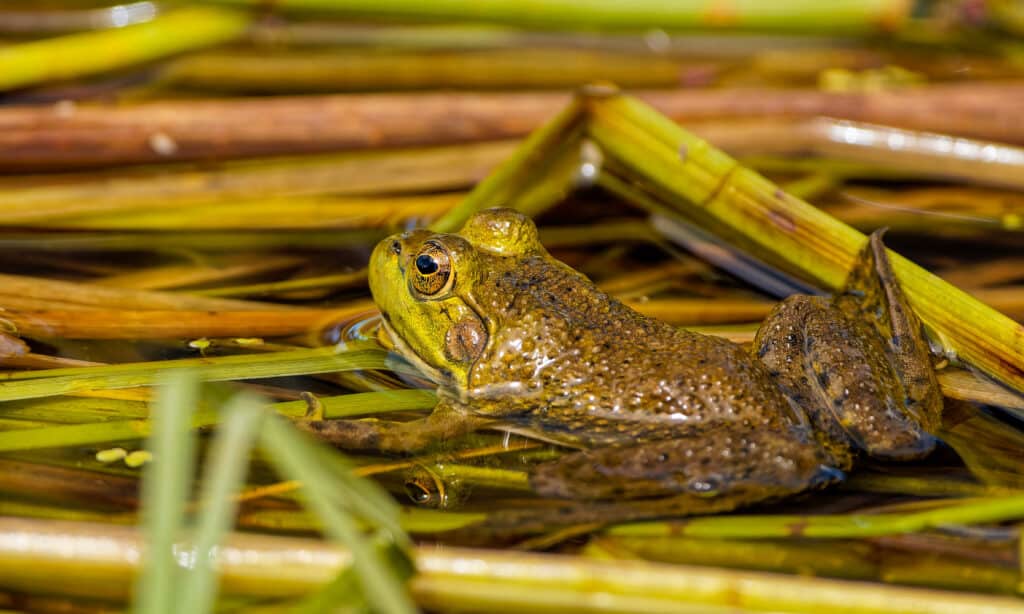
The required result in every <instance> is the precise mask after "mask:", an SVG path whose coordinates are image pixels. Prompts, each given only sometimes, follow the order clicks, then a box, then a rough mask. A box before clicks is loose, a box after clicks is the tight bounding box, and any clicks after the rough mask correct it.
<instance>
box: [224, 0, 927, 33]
mask: <svg viewBox="0 0 1024 614" xmlns="http://www.w3.org/2000/svg"><path fill="white" fill-rule="evenodd" d="M214 1H216V2H219V3H222V4H237V5H258V2H257V0H214ZM275 6H276V7H277V8H279V9H286V10H287V9H293V10H318V11H332V12H335V13H337V14H340V15H347V16H368V17H391V18H402V19H406V20H411V21H415V20H416V19H427V20H432V21H438V20H441V21H445V20H447V21H452V20H454V21H470V22H494V23H502V24H510V25H521V26H533V27H540V28H558V27H565V28H568V29H613V30H614V29H621V30H630V29H635V30H644V29H647V28H664V29H669V30H672V29H700V28H723V27H728V28H736V29H743V30H752V29H753V30H782V31H787V32H792V31H810V32H814V33H821V32H826V31H827V32H838V31H842V32H871V31H875V30H876V29H878V28H880V27H881V28H885V29H888V28H895V27H896V26H899V25H900V24H901V23H902V22H903V20H904V19H906V18H907V17H908V8H909V5H907V4H906V3H904V2H900V1H898V0H866V1H864V0H838V1H833V2H830V3H827V4H822V3H820V2H815V1H814V0H785V1H782V2H773V3H770V4H765V3H763V2H759V1H758V0H736V1H734V2H733V3H731V4H730V5H729V6H728V8H727V9H725V10H726V12H725V13H720V12H719V11H717V10H715V9H714V8H713V7H708V5H707V4H706V3H705V2H703V1H677V2H672V3H668V4H666V3H664V2H660V1H659V0H633V1H632V2H629V3H628V4H623V3H621V2H616V1H615V0H583V1H580V0H548V1H547V2H543V3H537V4H528V5H524V4H523V3H522V2H517V1H516V0H434V1H433V2H429V3H419V2H411V1H410V0H378V1H374V0H278V1H277V3H276V4H275ZM723 18H724V19H723Z"/></svg>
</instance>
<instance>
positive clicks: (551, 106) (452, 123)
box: [0, 81, 1024, 171]
mask: <svg viewBox="0 0 1024 614" xmlns="http://www.w3.org/2000/svg"><path fill="white" fill-rule="evenodd" d="M636 95H637V96H638V97H639V98H641V99H642V100H645V101H646V102H648V103H649V104H651V105H652V106H653V107H655V108H656V109H658V110H659V111H660V112H662V113H664V114H666V115H668V116H669V117H671V118H672V119H674V120H676V121H679V122H682V123H684V124H686V125H687V126H691V127H692V128H693V129H694V130H695V131H698V132H700V131H701V130H703V131H704V132H705V134H704V136H705V137H706V138H708V139H709V140H712V141H713V142H716V143H717V142H719V140H720V142H721V145H722V146H724V147H735V148H737V151H743V149H742V148H743V147H745V146H748V145H749V144H751V143H753V144H756V145H757V146H758V148H759V150H761V151H765V149H766V147H767V146H768V145H769V144H772V145H773V146H774V147H775V148H778V149H780V150H781V151H792V150H793V149H794V148H796V147H802V146H806V145H807V143H812V144H813V142H815V140H817V139H820V138H821V133H820V130H819V128H816V126H820V125H822V124H821V123H820V122H819V123H818V124H815V123H813V122H812V123H805V122H803V121H802V120H807V119H813V118H817V117H820V116H827V117H831V118H836V119H841V120H851V121H858V122H865V123H870V124H880V125H887V126H891V127H896V128H904V129H909V130H919V131H925V132H935V133H942V134H950V135H957V136H963V137H970V138H975V139H981V140H990V141H997V142H1003V143H1017V144H1022V143H1024V126H1022V125H1021V124H1020V123H1019V122H1016V121H1015V118H1016V116H1017V112H1018V110H1019V109H1018V108H1017V106H1016V105H1015V104H1014V103H1015V101H1016V100H1019V99H1020V97H1021V96H1024V85H1022V84H1021V82H1020V81H1007V82H993V83H967V84H963V83H950V84H940V85H925V86H921V87H918V88H914V89H911V90H899V91H896V92H888V91H882V92H871V93H861V92H823V91H820V90H818V89H806V88H785V89H769V88H757V89H749V88H745V89H743V90H737V89H735V88H715V89H676V90H660V91H638V92H636ZM570 100H571V96H570V95H568V94H566V93H562V92H529V93H515V92H512V93H510V92H502V93H486V92H484V93H459V92H446V93H439V92H429V91H428V92H420V93H416V94H414V95H413V94H377V93H374V94H347V95H321V96H316V95H311V96H275V97H268V98H250V99H232V100H229V101H224V100H215V99H211V100H160V101H152V102H144V103H135V104H120V105H106V104H79V105H76V106H74V107H71V108H70V110H69V109H68V107H66V106H65V107H54V105H24V106H14V107H5V108H0V170H4V171H12V170H21V171H31V170H50V171H53V170H66V169H74V168H95V167H105V166H113V165H119V164H145V163H161V162H172V161H185V160H210V159H215V160H229V159H234V158H252V157H260V156H273V155H279V156H283V155H295V154H313V153H325V152H332V151H340V150H350V149H372V148H380V147H409V146H427V145H443V144H452V143H461V142H470V141H493V140H502V139H509V138H516V137H521V136H523V135H526V134H527V133H529V132H530V131H531V130H534V129H535V128H537V127H539V126H540V125H541V124H542V123H543V122H545V121H547V120H548V119H550V118H551V117H553V116H554V115H555V114H556V113H557V112H558V110H559V109H561V108H563V107H564V106H565V105H566V104H568V103H569V101H570ZM702 125H703V126H706V127H704V128H702ZM311 134H315V135H316V138H315V139H313V138H309V136H310V135H311ZM154 142H158V143H159V142H165V143H166V142H169V143H173V147H154V146H153V143H154Z"/></svg>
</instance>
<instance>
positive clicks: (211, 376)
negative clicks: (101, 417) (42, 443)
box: [0, 348, 394, 401]
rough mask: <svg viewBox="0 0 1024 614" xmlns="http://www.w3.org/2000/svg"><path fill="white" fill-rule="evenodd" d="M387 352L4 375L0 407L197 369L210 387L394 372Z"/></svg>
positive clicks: (307, 353)
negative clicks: (233, 382)
mask: <svg viewBox="0 0 1024 614" xmlns="http://www.w3.org/2000/svg"><path fill="white" fill-rule="evenodd" d="M386 357H387V352H385V351H383V350H379V349H363V350H355V351H343V352H339V351H338V350H335V349H334V348H316V349H312V350H294V351H288V352H270V353H265V354H247V355H242V356H218V357H215V358H184V359H181V360H161V361H153V362H139V363H131V364H125V365H110V366H104V367H76V368H70V369H49V370H43V371H34V372H32V373H29V374H21V373H14V374H6V375H5V377H6V378H7V381H3V382H0V401H12V400H16V399H33V398H39V397H47V396H56V395H61V394H72V393H76V392H84V391H87V390H109V389H115V388H132V387H135V386H149V385H152V384H153V383H155V382H156V381H157V380H158V379H159V378H160V377H161V374H162V373H163V372H164V371H167V370H168V369H182V368H191V369H195V370H196V372H197V373H198V376H199V378H200V379H201V380H202V381H206V382H216V381H226V380H236V379H260V378H266V377H282V376H288V375H308V374H314V373H330V372H332V371H352V370H360V369H385V368H394V367H393V365H391V364H386V363H385V358H386Z"/></svg>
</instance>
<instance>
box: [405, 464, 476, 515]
mask: <svg viewBox="0 0 1024 614" xmlns="http://www.w3.org/2000/svg"><path fill="white" fill-rule="evenodd" d="M404 487H405V494H406V495H408V497H409V500H410V501H412V502H413V503H414V504H415V505H416V506H417V507H426V508H430V509H436V510H445V509H453V508H455V507H458V506H459V504H460V503H461V502H462V501H463V500H464V499H465V495H466V492H465V489H464V488H462V487H461V486H460V485H459V484H458V483H448V482H446V481H445V479H444V478H443V477H441V475H439V474H438V473H437V472H436V471H434V470H432V469H431V468H429V467H425V466H423V465H419V466H417V467H415V468H414V469H411V470H410V471H409V473H408V475H406V477H405V482H404Z"/></svg>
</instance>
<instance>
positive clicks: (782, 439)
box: [530, 425, 843, 514]
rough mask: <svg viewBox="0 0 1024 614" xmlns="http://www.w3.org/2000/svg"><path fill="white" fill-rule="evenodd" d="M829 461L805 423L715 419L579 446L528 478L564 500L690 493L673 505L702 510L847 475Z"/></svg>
mask: <svg viewBox="0 0 1024 614" xmlns="http://www.w3.org/2000/svg"><path fill="white" fill-rule="evenodd" d="M827 461H828V458H827V456H826V455H824V454H823V453H822V450H821V449H820V448H819V447H818V445H817V444H816V442H815V441H814V440H813V439H810V438H809V437H808V435H807V434H806V432H804V431H803V429H801V428H799V427H795V426H782V425H780V426H779V428H777V429H757V430H754V429H751V428H749V427H737V426H732V425H712V426H711V427H710V428H707V429H700V430H699V431H695V432H693V433H688V434H685V435H677V436H675V437H673V438H672V439H667V440H664V441H652V442H645V443H638V444H633V445H629V446H622V447H605V448H595V449H591V450H583V451H580V452H573V453H570V454H567V455H565V456H563V457H561V458H560V459H558V460H556V461H552V462H549V463H543V464H541V465H538V466H537V467H535V468H534V470H533V471H532V472H531V475H530V483H531V485H532V487H533V489H534V490H535V491H536V492H538V493H539V494H541V495H544V496H549V497H560V498H566V499H586V500H601V499H604V500H621V499H638V498H650V497H664V496H668V495H692V497H689V498H687V497H683V498H681V499H678V501H680V502H683V505H682V506H681V507H683V508H688V509H673V510H672V512H673V513H676V514H678V513H683V514H701V513H709V512H712V511H721V510H723V509H729V508H732V507H736V506H739V505H744V504H748V503H753V502H756V501H762V500H765V499H773V498H777V497H782V496H785V495H789V494H792V493H795V492H800V491H802V490H806V489H808V488H812V487H816V486H820V485H824V484H827V483H830V482H834V481H836V480H839V479H842V477H843V474H842V472H840V471H838V470H836V469H833V468H831V467H829V466H828V465H827V464H826V462H827ZM686 501H689V503H686ZM677 507H680V506H677Z"/></svg>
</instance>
